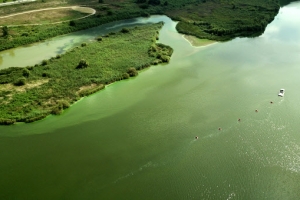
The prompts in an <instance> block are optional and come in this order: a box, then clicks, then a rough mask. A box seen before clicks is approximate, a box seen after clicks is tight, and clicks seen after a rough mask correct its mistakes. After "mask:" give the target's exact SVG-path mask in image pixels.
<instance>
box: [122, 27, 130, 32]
mask: <svg viewBox="0 0 300 200" xmlns="http://www.w3.org/2000/svg"><path fill="white" fill-rule="evenodd" d="M121 32H122V33H129V29H128V28H122V30H121Z"/></svg>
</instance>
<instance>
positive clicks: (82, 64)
mask: <svg viewBox="0 0 300 200" xmlns="http://www.w3.org/2000/svg"><path fill="white" fill-rule="evenodd" d="M88 66H89V63H88V62H87V61H86V60H84V59H81V60H80V61H79V63H78V65H77V67H76V69H83V68H87V67H88Z"/></svg>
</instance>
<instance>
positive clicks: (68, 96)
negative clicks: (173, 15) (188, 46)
mask: <svg viewBox="0 0 300 200" xmlns="http://www.w3.org/2000/svg"><path fill="white" fill-rule="evenodd" d="M162 25H163V23H158V24H150V25H143V26H139V27H135V28H132V29H127V28H123V29H122V30H121V31H120V32H118V33H115V32H112V33H109V34H107V35H104V36H102V37H98V38H97V39H96V41H93V42H90V43H82V44H81V46H79V47H75V48H73V49H71V50H70V51H68V52H67V53H65V54H63V55H57V56H56V57H54V58H51V59H50V60H44V61H43V62H42V63H41V64H39V65H35V66H31V67H26V68H8V69H4V70H1V71H0V100H1V101H0V123H1V124H5V125H8V124H13V123H15V122H33V121H36V120H39V119H42V118H44V117H46V116H48V115H50V114H60V113H61V112H62V111H63V110H64V109H66V108H68V107H69V106H70V105H71V104H72V103H74V102H76V101H77V100H79V99H80V98H81V97H84V96H87V95H89V94H92V93H94V92H97V91H99V90H101V89H104V88H105V85H107V84H110V83H112V82H115V81H119V80H123V79H128V78H130V77H134V76H136V75H137V74H138V70H141V69H144V68H146V67H150V66H151V65H156V64H159V63H164V62H169V60H170V56H171V55H172V52H173V50H172V48H171V47H169V46H166V45H163V44H159V43H156V39H158V31H159V29H160V28H161V27H162Z"/></svg>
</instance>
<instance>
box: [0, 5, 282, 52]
mask: <svg viewBox="0 0 300 200" xmlns="http://www.w3.org/2000/svg"><path fill="white" fill-rule="evenodd" d="M70 5H84V6H88V7H91V8H94V9H96V10H97V13H96V15H95V16H93V17H89V18H86V19H82V20H75V21H72V22H67V23H62V24H57V25H55V26H54V25H42V26H26V27H9V24H2V25H3V26H8V28H6V29H5V30H3V28H2V29H0V51H2V50H5V49H9V48H14V47H18V46H21V45H25V44H30V43H33V42H38V41H41V40H45V39H48V38H51V37H54V36H58V35H62V34H66V33H70V32H74V31H78V30H82V29H87V28H91V27H94V26H98V25H101V24H104V23H108V22H111V21H116V20H122V19H128V18H134V17H139V16H149V15H151V14H165V15H168V16H169V17H171V18H172V19H174V20H178V21H179V23H178V25H177V27H176V28H177V30H178V31H179V32H180V33H184V34H189V35H193V36H196V37H198V38H203V39H210V40H217V41H224V40H230V39H232V38H235V37H241V36H244V37H252V36H258V35H260V34H262V33H263V31H264V30H265V27H266V26H267V24H268V23H270V22H271V21H272V20H273V19H274V17H275V16H276V14H277V13H278V10H279V3H278V0H222V1H220V0H103V3H99V1H96V0H95V1H89V2H86V1H85V0H70V1H68V2H66V1H58V0H45V1H37V2H35V3H30V4H26V5H15V6H8V7H6V8H0V15H5V14H12V13H15V12H20V11H27V10H32V9H40V8H45V7H57V6H70ZM1 36H2V37H1Z"/></svg>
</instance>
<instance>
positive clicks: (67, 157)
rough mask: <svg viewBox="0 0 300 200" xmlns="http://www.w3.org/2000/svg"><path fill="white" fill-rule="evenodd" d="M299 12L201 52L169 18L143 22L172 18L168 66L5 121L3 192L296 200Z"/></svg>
mask: <svg viewBox="0 0 300 200" xmlns="http://www.w3.org/2000/svg"><path fill="white" fill-rule="evenodd" d="M299 11H300V3H299V2H296V3H292V4H289V5H288V6H285V7H283V8H281V9H280V12H279V14H278V16H277V17H276V18H275V20H274V21H273V22H272V23H271V24H270V25H269V26H268V27H267V29H266V31H265V33H264V34H263V35H262V36H260V37H257V38H236V39H234V40H232V41H230V42H226V43H217V44H214V45H211V46H208V47H200V48H195V47H192V46H190V44H189V43H188V42H187V41H186V40H184V39H183V37H182V36H181V35H180V34H178V33H177V32H176V31H175V25H176V23H175V22H172V21H171V20H170V19H169V18H167V17H164V16H153V17H152V18H150V19H142V18H138V19H136V21H138V22H139V23H140V22H143V20H146V22H148V21H149V20H150V21H151V20H153V21H160V20H163V21H165V26H164V27H163V29H162V30H161V32H160V42H162V43H164V44H168V45H170V46H172V47H173V48H174V55H173V56H172V59H171V62H170V64H168V65H163V66H153V67H151V68H149V69H146V70H144V71H143V72H142V73H140V75H139V76H138V77H136V78H133V79H130V80H128V81H121V82H117V83H114V84H112V85H110V86H108V87H107V88H106V89H105V90H103V91H101V92H98V93H96V94H94V95H91V96H89V97H88V98H84V99H83V100H81V101H79V102H78V103H76V104H74V105H73V106H72V107H71V108H70V109H68V110H67V111H66V112H64V113H63V115H61V116H50V117H48V118H46V119H45V120H42V121H38V122H35V123H32V124H19V125H16V126H9V127H6V126H1V127H0V135H1V137H0V152H1V153H0V160H1V164H0V169H1V170H0V177H1V179H0V188H1V193H0V198H1V199H243V200H244V199H270V200H274V199H298V198H299V196H300V190H299V188H300V151H299V150H300V146H299V144H300V135H299V130H300V125H299V121H300V117H299V112H300V93H299V92H298V91H299V87H298V85H299V84H300V79H299V78H298V74H300V66H299V63H300V41H299V40H300V34H299V32H300V27H299V26H298V25H299V24H300V12H299ZM70 37H71V36H70ZM72 37H73V36H72ZM74 37H75V36H74ZM280 88H285V89H286V94H285V96H284V97H283V98H280V97H278V96H277V94H278V92H279V89H280ZM270 101H272V102H274V103H273V104H271V103H270ZM256 109H257V110H258V112H255V110H256ZM239 118H240V119H241V121H240V122H239V121H238V119H239ZM219 127H220V128H221V130H218V128H219ZM195 136H198V137H199V139H198V140H196V139H194V137H195Z"/></svg>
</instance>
